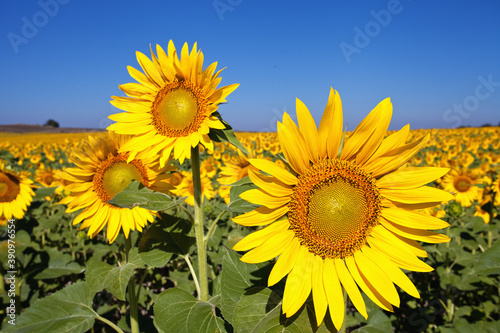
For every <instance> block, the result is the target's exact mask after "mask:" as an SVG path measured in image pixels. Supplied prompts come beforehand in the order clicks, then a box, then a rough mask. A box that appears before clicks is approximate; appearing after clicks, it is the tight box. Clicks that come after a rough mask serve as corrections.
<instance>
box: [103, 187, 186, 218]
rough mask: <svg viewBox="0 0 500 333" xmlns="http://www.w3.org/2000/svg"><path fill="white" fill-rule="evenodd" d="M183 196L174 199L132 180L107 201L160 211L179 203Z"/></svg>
mask: <svg viewBox="0 0 500 333" xmlns="http://www.w3.org/2000/svg"><path fill="white" fill-rule="evenodd" d="M183 200H184V198H181V199H174V198H172V197H170V196H169V195H166V194H165V193H161V192H155V191H152V190H150V189H148V188H147V187H145V186H144V185H142V183H141V182H138V181H136V180H132V181H131V182H130V184H128V186H127V187H126V188H124V189H123V191H121V192H119V193H117V194H116V195H115V196H114V197H113V198H112V199H111V200H109V201H108V202H109V203H110V204H112V205H114V206H118V207H122V208H129V209H133V208H134V207H141V208H144V209H149V210H154V211H161V210H167V209H170V208H172V207H175V206H177V205H178V204H180V203H181V202H182V201H183Z"/></svg>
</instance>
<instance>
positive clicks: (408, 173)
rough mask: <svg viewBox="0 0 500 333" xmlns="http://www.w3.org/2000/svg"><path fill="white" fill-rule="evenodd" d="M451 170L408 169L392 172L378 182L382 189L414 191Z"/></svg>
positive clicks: (430, 168)
mask: <svg viewBox="0 0 500 333" xmlns="http://www.w3.org/2000/svg"><path fill="white" fill-rule="evenodd" d="M448 171H450V169H449V168H433V167H422V168H418V167H408V168H402V169H399V170H397V171H394V172H391V173H390V174H387V175H385V176H384V177H382V178H380V179H378V180H377V182H376V184H377V186H378V187H380V188H388V189H412V188H416V187H420V186H423V185H426V184H428V183H430V182H432V181H434V180H436V179H438V178H441V177H442V176H444V175H445V174H446V173H447V172H448Z"/></svg>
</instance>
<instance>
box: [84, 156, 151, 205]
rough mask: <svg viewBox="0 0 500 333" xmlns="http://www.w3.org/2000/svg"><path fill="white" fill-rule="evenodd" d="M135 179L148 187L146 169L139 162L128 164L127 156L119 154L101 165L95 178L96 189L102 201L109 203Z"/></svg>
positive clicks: (133, 161)
mask: <svg viewBox="0 0 500 333" xmlns="http://www.w3.org/2000/svg"><path fill="white" fill-rule="evenodd" d="M133 179H135V180H137V181H140V182H141V183H143V184H144V186H148V183H147V172H146V168H145V167H144V166H143V165H142V163H141V162H140V161H138V160H132V161H131V162H130V163H127V156H126V155H124V154H119V155H117V156H111V157H109V158H108V159H107V160H106V161H105V162H103V163H102V164H101V166H100V167H99V169H98V170H97V172H96V175H95V176H94V188H95V190H96V192H97V194H98V196H99V198H100V199H101V200H103V201H109V200H111V199H112V198H113V197H114V196H115V195H116V194H117V193H119V192H121V191H123V189H125V188H126V187H127V186H128V185H129V184H130V182H131V181H132V180H133Z"/></svg>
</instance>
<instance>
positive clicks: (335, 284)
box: [323, 258, 345, 330]
mask: <svg viewBox="0 0 500 333" xmlns="http://www.w3.org/2000/svg"><path fill="white" fill-rule="evenodd" d="M323 285H324V287H325V293H326V298H327V299H328V306H329V308H330V317H331V318H332V322H333V324H334V325H335V328H337V329H338V330H339V329H340V328H341V327H342V323H343V322H344V314H345V300H344V295H343V294H342V287H341V286H340V281H339V277H338V276H337V271H336V269H335V263H334V261H333V260H332V259H330V258H326V259H324V262H323Z"/></svg>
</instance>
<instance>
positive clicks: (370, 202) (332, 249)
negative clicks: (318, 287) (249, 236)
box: [288, 159, 381, 259]
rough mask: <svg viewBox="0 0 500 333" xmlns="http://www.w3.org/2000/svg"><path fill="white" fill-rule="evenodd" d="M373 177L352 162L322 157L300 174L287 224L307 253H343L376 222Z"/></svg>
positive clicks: (356, 244) (359, 241)
mask: <svg viewBox="0 0 500 333" xmlns="http://www.w3.org/2000/svg"><path fill="white" fill-rule="evenodd" d="M380 201H381V197H380V194H379V191H378V188H377V187H376V185H375V180H374V179H373V178H372V177H371V175H369V174H367V173H365V172H364V171H363V170H362V169H361V168H360V167H358V166H357V165H356V164H355V163H352V162H346V161H340V160H338V159H335V160H329V159H326V160H323V161H320V162H318V163H316V164H314V165H312V166H311V167H310V168H309V170H308V171H306V172H305V173H304V174H302V175H301V176H300V177H299V183H298V184H297V186H295V188H294V192H293V194H292V199H291V201H290V204H289V208H290V212H289V213H288V219H289V222H290V228H291V229H292V230H293V231H294V232H295V234H296V236H297V237H298V238H299V239H300V242H301V244H302V245H304V246H306V247H307V248H308V249H309V251H310V252H311V253H314V254H316V255H319V256H321V257H328V258H332V259H333V258H346V257H349V256H351V255H352V254H353V253H354V252H356V251H358V250H359V249H360V248H361V247H362V246H363V245H364V244H365V243H366V238H367V237H368V235H369V234H370V232H371V230H372V229H373V227H375V226H376V225H377V224H378V220H379V216H380V211H381V203H380Z"/></svg>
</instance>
